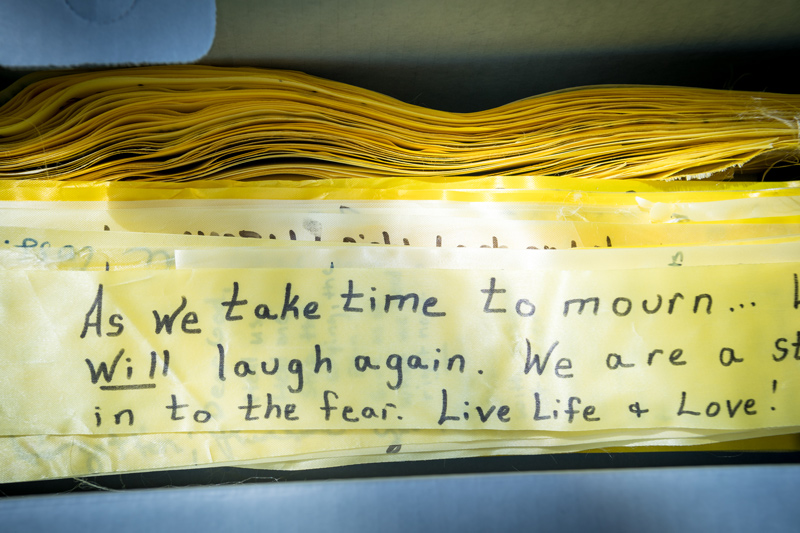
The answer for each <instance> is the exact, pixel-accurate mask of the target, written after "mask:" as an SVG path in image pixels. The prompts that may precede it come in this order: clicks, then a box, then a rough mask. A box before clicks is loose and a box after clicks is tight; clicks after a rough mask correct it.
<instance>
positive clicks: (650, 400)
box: [0, 263, 800, 435]
mask: <svg viewBox="0 0 800 533" xmlns="http://www.w3.org/2000/svg"><path fill="white" fill-rule="evenodd" d="M798 269H800V266H798V264H797V263H790V264H767V265H737V266H711V267H685V268H669V267H665V268H659V269H639V270H609V271H560V272H559V271H524V272H521V271H485V270H484V271H424V272H422V271H412V270H405V271H404V270H360V269H338V268H334V269H328V270H325V271H320V270H259V269H248V270H202V271H201V270H193V271H172V272H163V273H162V272H23V271H9V272H6V273H4V274H3V278H2V283H1V284H0V294H1V295H2V299H3V302H4V303H5V306H4V308H3V309H4V314H3V316H2V323H3V326H4V329H5V331H7V332H9V339H13V341H11V343H10V344H9V345H8V346H7V347H6V348H5V352H6V355H5V357H4V360H3V363H2V366H3V368H2V375H0V388H2V390H4V391H15V392H13V393H10V394H13V397H14V402H11V403H6V404H4V405H3V406H2V409H3V411H2V415H3V416H2V417H0V433H2V434H3V435H31V434H53V435H69V434H87V435H88V434H106V433H120V434H125V433H148V432H157V433H163V432H186V431H205V432H208V431H243V430H251V431H252V430H259V431H261V430H273V429H284V430H297V429H320V430H344V429H423V428H430V429H434V428H438V429H459V430H464V429H470V430H479V429H480V430H484V429H494V430H505V429H513V430H547V431H573V430H577V431H589V430H616V429H623V428H630V429H636V428H641V429H644V428H674V427H684V428H695V429H724V430H738V431H742V430H748V429H756V428H766V427H790V426H796V425H798V419H799V418H800V412H798V411H797V410H796V409H795V408H794V407H793V402H794V396H795V394H794V392H793V391H794V388H795V387H796V384H797V380H798V377H800V374H798V373H800V367H798V365H796V364H794V363H793V362H792V361H794V360H795V355H793V354H794V352H795V351H796V350H795V347H794V344H796V342H795V331H794V330H795V329H796V328H794V324H795V322H796V316H795V315H796V314H797V313H798V308H799V307H800V301H799V300H798V293H797V273H798ZM373 287H374V290H373ZM234 291H235V293H234ZM143 295H147V296H145V297H143ZM371 298H374V302H373V300H371ZM101 306H102V309H101ZM373 306H374V308H373ZM401 307H402V309H401ZM10 310H13V312H10ZM173 316H174V318H172V317H173ZM295 316H296V318H295ZM317 316H318V317H319V318H317ZM165 317H168V319H167V318H165ZM239 317H241V319H239ZM168 326H169V327H168ZM30 332H36V333H35V334H30ZM793 343H794V344H793ZM367 358H368V359H367ZM128 359H130V361H129V360H128ZM167 359H168V362H167ZM115 360H116V361H117V363H116V365H115V364H114V361H115ZM262 362H263V366H262ZM112 367H113V368H114V371H113V372H112V370H111V369H112ZM328 370H330V372H328ZM265 371H266V372H267V373H265ZM273 371H274V373H272V374H270V372H273ZM28 383H35V384H36V390H37V391H47V393H45V394H36V395H32V394H28V391H29V389H27V388H26V387H27V385H26V384H28ZM268 395H269V396H268ZM465 402H466V403H465ZM278 406H279V407H280V408H281V416H280V417H279V416H278V412H277V407H278ZM287 410H288V413H289V414H288V417H287ZM267 415H269V416H267Z"/></svg>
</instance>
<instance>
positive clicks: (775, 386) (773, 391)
mask: <svg viewBox="0 0 800 533" xmlns="http://www.w3.org/2000/svg"><path fill="white" fill-rule="evenodd" d="M776 390H778V380H777V379H773V380H772V394H775V391H776ZM770 409H772V410H773V411H774V410H775V408H774V407H770Z"/></svg>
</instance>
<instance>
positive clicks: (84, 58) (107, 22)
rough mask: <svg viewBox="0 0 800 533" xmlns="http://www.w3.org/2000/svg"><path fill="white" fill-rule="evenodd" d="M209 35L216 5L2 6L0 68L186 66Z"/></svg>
mask: <svg viewBox="0 0 800 533" xmlns="http://www.w3.org/2000/svg"><path fill="white" fill-rule="evenodd" d="M215 29H216V5H215V1H214V0H35V1H31V0H3V1H2V2H0V65H2V66H5V67H13V68H46V67H76V66H91V65H103V66H111V65H137V64H148V63H189V62H194V61H197V60H198V59H200V58H201V57H203V56H204V55H205V54H206V53H207V52H208V50H209V49H210V48H211V43H212V42H213V41H214V32H215Z"/></svg>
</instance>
